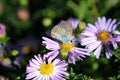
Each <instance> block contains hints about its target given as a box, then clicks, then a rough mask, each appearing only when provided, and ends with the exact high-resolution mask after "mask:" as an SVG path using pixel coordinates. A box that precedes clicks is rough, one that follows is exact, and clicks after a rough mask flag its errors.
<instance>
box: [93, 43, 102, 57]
mask: <svg viewBox="0 0 120 80" xmlns="http://www.w3.org/2000/svg"><path fill="white" fill-rule="evenodd" d="M101 49H102V45H99V47H98V48H97V49H96V50H95V51H94V55H95V56H96V58H97V59H98V58H99V56H100V53H101Z"/></svg>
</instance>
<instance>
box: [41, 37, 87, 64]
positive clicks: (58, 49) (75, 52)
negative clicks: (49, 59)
mask: <svg viewBox="0 0 120 80" xmlns="http://www.w3.org/2000/svg"><path fill="white" fill-rule="evenodd" d="M42 38H43V40H44V41H43V42H42V43H43V45H44V46H46V48H47V49H49V50H52V51H51V52H49V53H48V55H54V56H58V55H60V56H61V55H62V56H66V57H67V58H68V62H69V63H73V64H75V58H77V59H82V58H81V57H85V56H86V55H89V53H87V51H88V50H87V49H83V48H78V47H76V45H75V43H73V42H69V43H61V42H57V41H55V40H51V39H49V38H46V37H42Z"/></svg>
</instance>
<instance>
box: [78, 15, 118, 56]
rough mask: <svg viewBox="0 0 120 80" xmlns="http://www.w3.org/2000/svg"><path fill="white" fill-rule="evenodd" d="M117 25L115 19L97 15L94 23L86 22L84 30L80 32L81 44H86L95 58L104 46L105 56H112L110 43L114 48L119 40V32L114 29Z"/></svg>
mask: <svg viewBox="0 0 120 80" xmlns="http://www.w3.org/2000/svg"><path fill="white" fill-rule="evenodd" d="M117 25H118V24H116V19H113V20H112V19H108V20H106V18H105V17H102V18H100V17H99V18H98V21H96V22H95V24H94V25H92V24H87V27H86V29H85V31H84V32H83V33H81V38H80V42H81V45H83V46H86V48H88V49H89V50H90V52H92V51H94V55H95V56H96V58H99V56H100V53H101V50H102V47H103V46H104V47H105V54H106V57H107V58H110V57H111V56H112V54H111V52H110V45H113V48H114V49H116V48H117V47H118V45H117V42H120V36H119V35H120V32H119V31H117V30H116V28H117Z"/></svg>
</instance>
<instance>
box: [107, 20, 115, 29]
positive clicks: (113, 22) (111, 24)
mask: <svg viewBox="0 0 120 80" xmlns="http://www.w3.org/2000/svg"><path fill="white" fill-rule="evenodd" d="M115 23H116V19H114V20H113V21H112V22H111V23H110V25H109V27H108V31H112V27H113V25H114V24H115Z"/></svg>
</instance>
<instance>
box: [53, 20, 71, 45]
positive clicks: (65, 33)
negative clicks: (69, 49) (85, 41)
mask: <svg viewBox="0 0 120 80" xmlns="http://www.w3.org/2000/svg"><path fill="white" fill-rule="evenodd" d="M51 36H52V37H53V38H55V39H58V40H60V41H61V42H63V43H69V42H71V37H72V24H71V23H70V22H64V23H62V24H59V25H56V26H55V27H54V28H53V29H52V30H51Z"/></svg>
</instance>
